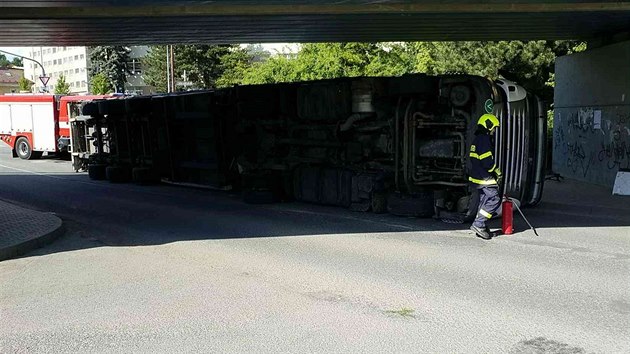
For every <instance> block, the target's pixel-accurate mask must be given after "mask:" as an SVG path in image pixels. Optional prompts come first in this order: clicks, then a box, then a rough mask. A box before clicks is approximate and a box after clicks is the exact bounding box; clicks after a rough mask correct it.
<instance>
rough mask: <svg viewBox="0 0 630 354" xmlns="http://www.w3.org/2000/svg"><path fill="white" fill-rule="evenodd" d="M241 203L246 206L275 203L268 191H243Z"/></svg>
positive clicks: (270, 192) (271, 193)
mask: <svg viewBox="0 0 630 354" xmlns="http://www.w3.org/2000/svg"><path fill="white" fill-rule="evenodd" d="M243 201H244V202H245V203H247V204H271V203H273V202H274V201H275V198H274V196H273V192H272V191H270V190H251V189H248V190H244V191H243Z"/></svg>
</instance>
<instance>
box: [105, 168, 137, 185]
mask: <svg viewBox="0 0 630 354" xmlns="http://www.w3.org/2000/svg"><path fill="white" fill-rule="evenodd" d="M129 172H130V171H129V169H128V168H126V167H121V166H107V168H106V169H105V175H106V176H107V180H109V181H110V182H111V183H126V182H129V180H130V179H131V176H130V173H129Z"/></svg>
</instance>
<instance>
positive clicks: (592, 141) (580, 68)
mask: <svg viewBox="0 0 630 354" xmlns="http://www.w3.org/2000/svg"><path fill="white" fill-rule="evenodd" d="M554 111H555V112H554V127H553V170H554V171H555V172H557V173H560V174H561V175H563V176H565V177H569V178H573V179H578V180H582V181H585V182H590V183H595V184H600V185H603V186H609V187H611V188H612V186H613V184H614V181H615V176H616V174H617V171H618V170H619V168H630V41H628V42H622V43H617V44H613V45H609V46H606V47H601V48H597V49H594V50H591V51H586V52H583V53H578V54H573V55H568V56H564V57H560V58H558V59H557V60H556V88H555V98H554Z"/></svg>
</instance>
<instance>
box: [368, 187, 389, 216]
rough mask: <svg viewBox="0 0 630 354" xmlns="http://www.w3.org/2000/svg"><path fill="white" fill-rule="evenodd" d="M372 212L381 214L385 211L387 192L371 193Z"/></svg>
mask: <svg viewBox="0 0 630 354" xmlns="http://www.w3.org/2000/svg"><path fill="white" fill-rule="evenodd" d="M372 212H374V213H376V214H382V213H386V212H387V194H386V193H384V192H375V193H374V194H372Z"/></svg>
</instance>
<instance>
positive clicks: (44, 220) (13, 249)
mask: <svg viewBox="0 0 630 354" xmlns="http://www.w3.org/2000/svg"><path fill="white" fill-rule="evenodd" d="M62 232H63V228H62V222H61V219H59V218H58V217H57V216H55V215H53V214H49V213H42V212H39V211H34V210H29V209H25V208H22V207H19V206H17V205H14V204H11V203H7V202H4V201H1V200H0V261H3V260H6V259H9V258H13V257H16V256H19V255H22V254H24V253H26V252H29V251H31V250H34V249H36V248H38V247H41V246H42V245H45V244H46V243H48V242H50V241H52V240H53V239H55V238H56V237H58V236H60V235H61V233H62Z"/></svg>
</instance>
